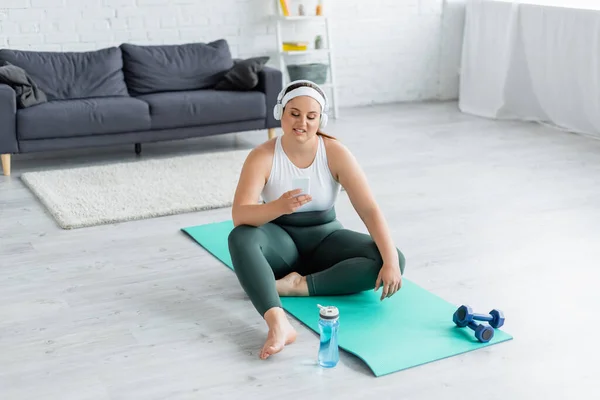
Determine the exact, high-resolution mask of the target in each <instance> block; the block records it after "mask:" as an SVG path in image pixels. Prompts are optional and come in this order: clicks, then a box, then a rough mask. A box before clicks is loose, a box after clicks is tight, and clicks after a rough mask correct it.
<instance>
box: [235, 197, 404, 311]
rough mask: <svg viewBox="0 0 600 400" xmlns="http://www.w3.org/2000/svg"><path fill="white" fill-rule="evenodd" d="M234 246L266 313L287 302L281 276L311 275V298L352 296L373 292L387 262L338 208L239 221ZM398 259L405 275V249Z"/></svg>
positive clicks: (244, 279)
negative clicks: (348, 225) (340, 218)
mask: <svg viewBox="0 0 600 400" xmlns="http://www.w3.org/2000/svg"><path fill="white" fill-rule="evenodd" d="M228 244H229V252H230V255H231V260H232V263H233V269H234V271H235V273H236V275H237V277H238V280H239V282H240V284H241V286H242V288H243V289H244V290H245V291H246V293H247V294H248V296H249V297H250V300H251V301H252V304H253V305H254V307H255V308H256V310H257V311H258V312H259V313H260V315H261V316H262V315H264V313H265V312H266V311H267V310H268V309H270V308H272V307H281V306H282V305H281V300H280V298H279V294H278V293H277V289H276V287H275V280H276V279H280V278H283V277H284V276H286V275H287V274H289V273H291V272H297V273H299V274H300V275H302V276H306V282H307V284H308V290H309V295H311V296H329V295H347V294H353V293H358V292H361V291H365V290H373V289H374V287H375V282H376V280H377V276H378V274H379V270H380V269H381V266H382V265H383V260H382V258H381V255H380V253H379V250H378V248H377V246H376V245H375V242H374V241H373V239H372V238H371V236H370V235H367V234H363V233H359V232H355V231H351V230H348V229H344V228H343V227H342V225H341V224H340V222H339V221H338V220H337V219H336V214H335V210H334V209H333V208H332V209H330V210H327V211H310V212H303V213H295V214H289V215H284V216H281V217H279V218H277V219H275V220H273V221H271V222H268V223H266V224H264V225H261V226H259V227H254V226H250V225H239V226H237V227H235V228H234V229H233V230H232V231H231V233H230V234H229V238H228ZM398 257H399V261H400V271H401V273H402V274H403V273H404V265H405V259H404V256H403V254H402V253H401V252H400V251H399V250H398Z"/></svg>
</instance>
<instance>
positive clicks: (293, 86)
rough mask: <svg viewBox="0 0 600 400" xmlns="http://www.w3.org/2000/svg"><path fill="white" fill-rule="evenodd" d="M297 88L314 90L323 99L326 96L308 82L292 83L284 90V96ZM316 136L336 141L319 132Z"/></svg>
mask: <svg viewBox="0 0 600 400" xmlns="http://www.w3.org/2000/svg"><path fill="white" fill-rule="evenodd" d="M299 87H309V88H313V89H315V90H316V91H317V92H319V93H320V94H321V96H323V98H326V97H327V96H325V93H323V91H322V90H321V88H320V87H318V86H317V85H313V84H311V83H309V82H298V83H294V84H293V85H290V86H289V87H288V88H287V89H285V92H284V95H285V94H288V93H289V92H291V91H292V90H294V89H298V88H299ZM324 111H325V110H322V112H324ZM317 135H321V136H324V137H327V138H329V139H334V140H337V139H336V138H335V137H333V136H331V135H328V134H326V133H323V132H321V131H320V130H318V131H317Z"/></svg>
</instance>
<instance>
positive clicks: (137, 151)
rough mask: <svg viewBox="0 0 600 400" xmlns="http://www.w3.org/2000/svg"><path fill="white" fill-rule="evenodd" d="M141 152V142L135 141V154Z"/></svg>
mask: <svg viewBox="0 0 600 400" xmlns="http://www.w3.org/2000/svg"><path fill="white" fill-rule="evenodd" d="M141 152H142V144H141V143H136V144H135V154H137V155H138V156H139V155H140V153H141Z"/></svg>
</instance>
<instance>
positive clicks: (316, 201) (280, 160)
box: [261, 136, 341, 212]
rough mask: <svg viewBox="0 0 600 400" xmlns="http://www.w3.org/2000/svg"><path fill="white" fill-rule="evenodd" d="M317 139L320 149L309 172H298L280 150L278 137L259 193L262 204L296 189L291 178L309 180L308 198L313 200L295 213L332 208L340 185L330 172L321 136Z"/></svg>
mask: <svg viewBox="0 0 600 400" xmlns="http://www.w3.org/2000/svg"><path fill="white" fill-rule="evenodd" d="M318 138H319V146H318V147H317V155H316V157H315V159H314V161H313V163H312V164H311V165H310V166H309V167H308V168H298V167H297V166H296V165H294V163H292V162H291V161H290V159H289V158H288V156H287V154H286V153H285V151H284V150H283V146H282V145H281V136H277V139H276V142H275V151H274V154H273V164H272V166H271V174H270V175H269V179H268V180H267V183H266V185H265V187H264V188H263V190H262V193H261V197H262V199H263V201H264V202H266V203H268V202H270V201H273V200H277V199H278V198H280V197H281V195H282V194H283V193H285V192H287V191H290V190H293V189H297V188H294V187H293V185H292V182H293V180H294V178H300V177H309V178H310V191H309V194H310V195H311V196H312V201H310V202H308V203H306V204H304V205H303V206H301V207H300V208H298V209H297V210H296V212H305V211H325V210H328V209H330V208H332V207H333V206H334V205H335V202H336V200H337V197H338V195H339V193H340V190H341V185H340V183H339V182H337V181H336V180H335V179H334V177H333V175H332V174H331V171H330V170H329V164H328V163H327V152H326V150H325V143H324V141H323V138H322V137H321V136H318Z"/></svg>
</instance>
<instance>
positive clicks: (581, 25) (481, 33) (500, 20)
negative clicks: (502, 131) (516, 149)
mask: <svg viewBox="0 0 600 400" xmlns="http://www.w3.org/2000/svg"><path fill="white" fill-rule="evenodd" d="M537 3H538V4H534V3H533V1H532V2H531V3H526V2H516V1H501V0H468V2H467V9H466V13H467V14H466V21H465V33H464V41H463V48H462V59H461V76H460V88H459V107H460V109H461V110H462V111H463V112H465V113H470V114H474V115H479V116H484V117H490V118H499V119H521V120H528V121H538V122H542V123H547V124H550V125H553V126H555V127H557V128H560V129H564V130H567V131H572V132H577V133H582V134H586V135H590V136H594V137H597V138H600V2H595V1H594V2H585V3H583V2H581V3H579V4H578V3H577V2H575V1H569V2H564V5H559V6H557V2H553V3H554V4H553V5H548V4H549V3H551V2H550V1H549V0H547V1H546V3H547V4H546V5H544V4H539V3H541V1H537ZM566 4H569V5H568V6H567V5H566Z"/></svg>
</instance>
